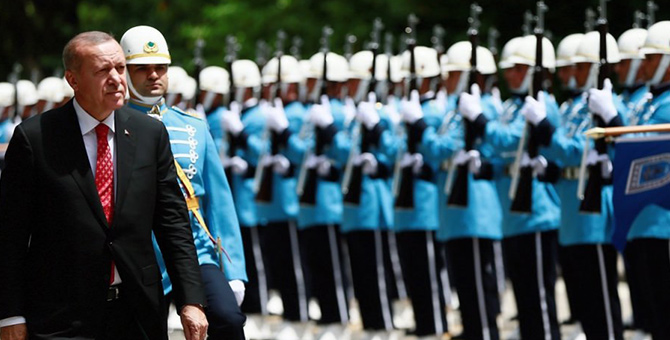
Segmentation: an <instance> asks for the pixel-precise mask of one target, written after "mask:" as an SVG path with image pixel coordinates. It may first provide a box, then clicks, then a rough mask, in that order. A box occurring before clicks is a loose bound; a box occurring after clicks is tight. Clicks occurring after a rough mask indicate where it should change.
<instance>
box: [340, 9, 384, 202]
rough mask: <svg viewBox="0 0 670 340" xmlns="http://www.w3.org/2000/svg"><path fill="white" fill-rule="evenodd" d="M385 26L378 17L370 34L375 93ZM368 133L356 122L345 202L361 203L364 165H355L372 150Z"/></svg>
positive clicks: (372, 89)
mask: <svg viewBox="0 0 670 340" xmlns="http://www.w3.org/2000/svg"><path fill="white" fill-rule="evenodd" d="M383 28H384V25H383V24H382V21H381V19H379V18H376V19H375V21H374V23H373V25H372V33H371V34H370V38H371V42H370V44H369V48H370V50H371V51H372V78H371V79H370V83H369V84H368V93H370V92H373V93H374V92H375V89H376V87H377V78H376V71H377V52H378V51H379V34H380V32H381V30H382V29H383ZM365 100H367V99H365ZM368 134H370V131H369V130H368V129H367V128H366V127H365V126H363V124H361V123H360V122H356V125H355V126H354V131H353V134H352V138H351V140H352V145H351V150H349V160H348V161H347V166H346V168H345V171H344V177H343V178H342V194H343V195H344V202H345V203H350V204H354V205H359V204H360V203H361V191H362V184H363V167H362V166H361V165H354V159H356V157H357V156H358V155H360V154H361V153H365V152H369V151H370V142H369V140H368V138H367V137H368ZM359 146H360V149H359Z"/></svg>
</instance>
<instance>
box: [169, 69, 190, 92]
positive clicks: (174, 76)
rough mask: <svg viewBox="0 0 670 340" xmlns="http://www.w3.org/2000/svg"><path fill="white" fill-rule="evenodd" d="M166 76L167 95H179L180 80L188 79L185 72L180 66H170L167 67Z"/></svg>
mask: <svg viewBox="0 0 670 340" xmlns="http://www.w3.org/2000/svg"><path fill="white" fill-rule="evenodd" d="M167 74H168V88H167V93H181V89H180V88H179V86H181V83H182V80H183V79H184V78H186V77H188V74H187V73H186V70H184V69H183V68H182V67H181V66H170V67H168V70H167Z"/></svg>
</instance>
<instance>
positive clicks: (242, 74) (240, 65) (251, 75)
mask: <svg viewBox="0 0 670 340" xmlns="http://www.w3.org/2000/svg"><path fill="white" fill-rule="evenodd" d="M232 67H233V78H234V79H233V84H234V85H235V87H236V88H247V87H258V86H261V72H260V70H258V65H256V63H254V62H253V61H251V60H248V59H240V60H235V61H234V62H233V66H232Z"/></svg>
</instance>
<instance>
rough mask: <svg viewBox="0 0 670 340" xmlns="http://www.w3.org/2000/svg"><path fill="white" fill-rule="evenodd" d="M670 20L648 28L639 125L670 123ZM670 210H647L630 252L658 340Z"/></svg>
mask: <svg viewBox="0 0 670 340" xmlns="http://www.w3.org/2000/svg"><path fill="white" fill-rule="evenodd" d="M667 46H670V21H660V22H658V23H656V24H654V25H652V26H651V27H649V29H648V35H647V38H646V40H645V43H644V46H643V47H642V50H643V51H644V52H645V61H644V62H643V64H642V69H643V70H642V71H643V73H644V76H645V77H646V78H647V79H649V85H650V92H651V94H652V98H651V100H649V101H648V102H647V103H646V104H645V105H644V108H643V109H642V111H641V113H640V120H639V121H638V125H648V124H662V123H670V68H668V66H667V65H668V64H670V48H668V47H667ZM668 225H670V211H668V210H665V209H663V208H661V207H659V206H657V205H650V206H647V207H646V208H644V209H643V210H642V211H641V212H640V214H639V215H638V216H637V217H636V219H635V221H634V222H633V225H632V226H631V229H630V231H629V233H628V245H627V247H626V252H629V251H633V252H635V253H636V254H637V256H635V258H634V259H631V262H630V267H631V268H632V269H633V275H639V276H640V280H639V283H640V286H641V287H640V291H644V292H648V294H646V295H645V296H643V297H642V298H643V299H644V300H645V301H644V306H645V307H648V308H649V310H646V311H645V315H647V316H648V317H649V318H650V324H649V325H648V326H649V328H650V330H651V334H652V337H653V338H654V339H667V338H670V323H668V320H669V319H670V291H668V289H667V287H668V285H670V256H668V254H670V228H668V227H667V226H668Z"/></svg>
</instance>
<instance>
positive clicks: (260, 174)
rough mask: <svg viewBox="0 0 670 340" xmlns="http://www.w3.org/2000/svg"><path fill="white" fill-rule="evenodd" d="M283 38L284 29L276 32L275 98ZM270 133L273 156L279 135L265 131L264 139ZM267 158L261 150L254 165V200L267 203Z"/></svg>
mask: <svg viewBox="0 0 670 340" xmlns="http://www.w3.org/2000/svg"><path fill="white" fill-rule="evenodd" d="M284 40H286V33H284V31H281V30H280V31H279V32H277V42H276V52H275V57H276V58H277V82H276V85H275V86H276V88H275V93H274V95H275V98H281V59H282V57H283V56H284ZM268 132H269V134H270V138H269V139H270V145H271V147H270V154H271V156H275V155H277V154H278V153H279V143H278V139H279V135H278V134H277V132H275V131H272V132H270V131H268V129H267V127H266V131H265V133H264V135H265V136H264V139H265V140H268V138H267V135H268ZM266 158H267V152H263V153H262V154H261V155H260V156H259V157H258V160H259V161H258V165H257V166H256V173H255V176H254V177H255V181H254V183H255V187H254V189H255V191H256V201H258V202H265V203H269V202H272V187H273V177H274V171H272V169H273V167H274V165H273V164H272V163H270V164H268V165H265V164H263V160H264V159H266Z"/></svg>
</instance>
